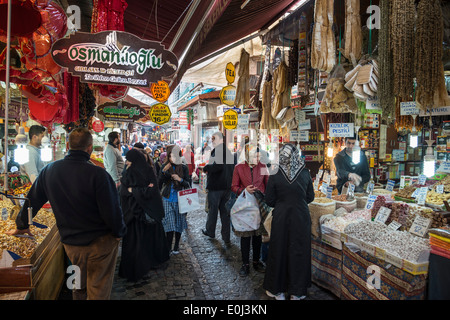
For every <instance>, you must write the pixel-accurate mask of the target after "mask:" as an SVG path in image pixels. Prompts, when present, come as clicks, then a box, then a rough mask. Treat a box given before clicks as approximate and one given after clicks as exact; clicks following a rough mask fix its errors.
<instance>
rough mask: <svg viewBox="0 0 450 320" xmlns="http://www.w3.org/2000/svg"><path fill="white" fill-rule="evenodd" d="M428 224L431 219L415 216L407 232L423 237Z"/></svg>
mask: <svg viewBox="0 0 450 320" xmlns="http://www.w3.org/2000/svg"><path fill="white" fill-rule="evenodd" d="M430 224H431V219H428V218H424V217H421V216H417V217H416V218H415V219H414V222H413V224H412V225H411V228H410V229H409V232H410V233H412V234H415V235H416V236H419V237H424V236H425V235H426V233H427V232H428V228H429V227H430Z"/></svg>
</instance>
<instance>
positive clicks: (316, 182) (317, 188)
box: [314, 177, 320, 191]
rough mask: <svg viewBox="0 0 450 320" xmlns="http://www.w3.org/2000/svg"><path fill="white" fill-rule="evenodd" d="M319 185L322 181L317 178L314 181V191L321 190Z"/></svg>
mask: <svg viewBox="0 0 450 320" xmlns="http://www.w3.org/2000/svg"><path fill="white" fill-rule="evenodd" d="M319 183H320V179H317V177H316V180H314V190H315V191H317V190H319Z"/></svg>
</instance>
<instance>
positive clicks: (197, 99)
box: [177, 91, 220, 111]
mask: <svg viewBox="0 0 450 320" xmlns="http://www.w3.org/2000/svg"><path fill="white" fill-rule="evenodd" d="M219 95H220V91H211V92H207V93H203V94H199V95H198V96H196V97H194V98H192V99H191V100H189V101H188V102H186V103H185V104H184V105H182V106H180V107H179V108H178V110H177V111H183V110H186V109H187V108H189V107H192V106H194V105H195V104H197V103H198V102H200V101H202V100H208V99H219Z"/></svg>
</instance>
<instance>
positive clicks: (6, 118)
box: [3, 0, 11, 193]
mask: <svg viewBox="0 0 450 320" xmlns="http://www.w3.org/2000/svg"><path fill="white" fill-rule="evenodd" d="M6 35H7V42H6V79H5V83H6V91H5V143H4V150H3V152H4V153H5V163H4V165H5V168H4V170H5V172H4V173H5V177H4V181H3V183H4V188H3V191H4V192H5V193H6V192H7V191H8V121H9V119H8V117H9V114H8V110H9V99H10V97H9V69H10V65H11V61H10V60H11V0H8V21H7V31H6Z"/></svg>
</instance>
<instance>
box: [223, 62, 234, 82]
mask: <svg viewBox="0 0 450 320" xmlns="http://www.w3.org/2000/svg"><path fill="white" fill-rule="evenodd" d="M225 77H226V78H227V82H228V84H229V85H230V84H232V83H233V82H234V79H235V78H236V70H235V68H234V64H232V63H231V62H228V63H227V66H226V67H225Z"/></svg>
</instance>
